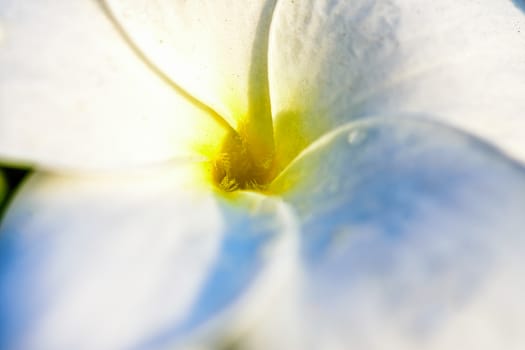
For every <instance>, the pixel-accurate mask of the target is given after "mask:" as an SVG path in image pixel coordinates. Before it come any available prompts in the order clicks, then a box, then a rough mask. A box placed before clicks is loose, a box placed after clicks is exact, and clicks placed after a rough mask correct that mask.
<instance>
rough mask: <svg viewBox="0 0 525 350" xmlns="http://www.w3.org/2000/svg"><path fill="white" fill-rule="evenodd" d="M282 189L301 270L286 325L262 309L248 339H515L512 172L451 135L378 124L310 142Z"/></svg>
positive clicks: (518, 303)
mask: <svg viewBox="0 0 525 350" xmlns="http://www.w3.org/2000/svg"><path fill="white" fill-rule="evenodd" d="M283 186H284V188H283ZM288 186H292V187H290V189H288V190H287V191H286V190H285V192H284V197H285V200H286V201H289V202H290V203H291V204H292V205H293V206H294V207H295V208H296V210H297V213H298V216H299V218H300V220H301V224H300V227H301V229H302V239H303V244H302V252H303V253H302V257H303V267H304V274H305V276H304V279H303V285H302V289H296V290H294V291H293V293H295V294H292V295H295V297H292V296H290V297H289V298H288V299H286V300H285V301H286V302H283V304H284V307H289V308H290V306H289V302H290V300H295V301H296V304H297V305H296V306H297V308H296V309H295V314H292V315H291V316H289V320H290V319H291V320H292V321H289V322H287V323H284V322H282V323H278V321H279V320H274V319H272V318H271V317H270V319H269V320H267V322H265V323H264V325H266V327H267V328H271V326H273V325H275V324H277V326H275V328H274V329H273V331H271V332H270V334H268V333H266V334H265V333H261V329H258V330H257V331H258V332H256V333H258V335H259V338H258V344H257V345H258V346H256V347H255V348H258V349H363V350H365V349H374V350H377V349H407V350H408V349H418V350H423V349H435V350H438V349H472V350H474V349H476V350H479V349H486V350H490V349H513V350H518V349H523V348H525V334H524V333H523V324H525V301H524V300H523V291H524V290H525V274H524V273H523V264H524V263H525V258H524V257H523V250H524V249H525V236H524V232H525V216H524V215H523V213H524V212H525V169H524V168H523V167H521V166H519V165H517V164H515V163H513V162H512V161H510V160H509V159H508V158H506V157H504V156H502V154H501V153H500V152H498V151H496V150H494V149H493V148H492V147H490V146H487V145H486V144H484V143H480V142H479V141H478V140H475V139H473V138H472V137H468V136H464V135H463V134H461V133H459V132H456V131H453V130H449V129H447V128H443V127H441V126H439V125H435V124H433V123H427V122H422V121H416V120H406V119H399V120H397V121H396V120H392V119H386V120H379V121H375V122H361V123H355V124H353V125H352V124H350V125H348V126H345V127H342V128H340V129H339V130H337V131H336V132H334V133H332V134H330V135H329V136H327V137H325V138H323V139H322V140H320V141H319V142H318V143H316V144H315V145H313V146H312V148H310V149H308V150H307V151H306V152H305V153H304V154H302V155H301V156H300V157H299V159H297V160H295V161H294V162H293V163H292V164H291V165H290V167H289V168H288V169H287V170H285V172H284V173H283V174H282V175H281V176H280V177H279V178H278V179H277V180H276V183H275V187H274V190H276V191H282V190H283V189H286V188H287V187H288ZM275 305H276V308H279V304H277V303H276V304H275ZM292 310H293V308H292ZM294 333H295V334H298V335H299V336H298V337H297V338H296V339H295V340H296V341H297V342H298V343H296V344H294V345H290V343H289V342H290V341H291V339H290V337H291V335H293V334H294ZM272 341H275V342H276V343H272ZM286 342H288V343H286ZM283 344H285V345H283Z"/></svg>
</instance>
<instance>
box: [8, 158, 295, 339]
mask: <svg viewBox="0 0 525 350" xmlns="http://www.w3.org/2000/svg"><path fill="white" fill-rule="evenodd" d="M190 170H191V168H188V167H186V166H182V165H179V166H177V167H174V168H172V169H162V171H155V172H148V173H140V174H133V175H128V176H120V177H117V178H106V177H90V178H87V177H86V178H64V177H62V178H61V177H54V176H48V175H45V174H41V173H37V174H36V175H34V176H33V177H32V178H31V179H30V181H29V182H28V183H26V184H25V186H24V187H23V189H22V191H21V192H20V193H19V194H18V196H17V198H16V200H15V202H14V203H13V205H12V206H11V207H10V209H9V211H8V213H7V216H6V218H5V221H4V222H3V224H2V229H1V233H0V237H2V238H1V241H0V266H1V267H0V310H2V311H1V313H0V316H1V321H0V347H1V348H3V349H6V348H9V349H12V348H16V349H131V348H134V349H135V348H146V349H151V348H165V347H168V346H171V347H172V346H174V344H179V345H183V346H184V348H185V349H186V348H187V347H188V348H189V347H190V346H191V345H195V346H197V345H198V346H206V344H208V343H213V344H217V343H220V342H222V341H226V340H227V338H228V337H229V336H232V335H235V334H236V333H237V332H241V331H242V329H243V328H244V327H248V326H249V325H250V324H251V323H252V321H253V320H254V319H256V318H257V315H258V314H259V313H260V311H261V308H262V309H265V308H267V307H268V303H269V302H271V297H272V295H273V294H275V293H276V292H277V291H278V288H279V286H280V284H281V283H282V282H283V280H284V279H287V278H288V277H287V274H288V271H289V270H287V266H292V265H291V264H290V263H289V256H290V255H289V254H288V250H289V249H292V251H293V250H294V247H295V246H294V240H293V239H294V238H293V237H294V235H293V233H294V232H293V230H294V226H293V218H291V217H290V216H288V214H287V213H288V212H287V211H286V208H285V207H284V206H283V205H282V204H280V203H279V202H278V201H277V200H273V199H264V198H261V197H260V196H257V195H249V194H244V195H243V194H239V195H238V196H236V197H233V198H222V197H220V196H218V195H217V194H215V193H213V192H211V191H209V190H207V189H205V188H199V187H198V186H195V178H196V173H195V172H194V171H190ZM225 339H226V340H225ZM208 345H209V344H208Z"/></svg>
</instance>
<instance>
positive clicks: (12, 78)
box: [0, 0, 222, 169]
mask: <svg viewBox="0 0 525 350" xmlns="http://www.w3.org/2000/svg"><path fill="white" fill-rule="evenodd" d="M0 29H1V32H2V35H1V39H0V158H4V160H5V159H9V160H11V161H18V162H20V161H23V162H26V163H31V164H37V165H44V166H46V167H60V168H71V169H86V168H90V169H93V168H95V169H99V168H114V167H120V166H132V165H140V164H144V163H155V162H158V161H163V160H166V159H169V158H171V157H174V156H180V155H184V156H186V155H188V154H190V155H195V154H196V153H198V152H201V151H203V150H204V151H205V150H206V149H207V148H209V147H213V144H217V143H219V142H220V140H221V135H222V129H221V128H220V127H218V125H217V124H216V122H215V121H214V119H212V118H211V117H210V116H209V114H208V113H207V112H206V111H203V110H200V109H198V108H197V107H196V106H195V105H192V104H191V103H190V102H188V101H187V100H186V99H185V98H183V97H181V96H180V95H179V94H178V93H177V92H176V90H175V89H174V87H173V86H171V85H170V83H169V81H167V80H166V79H165V78H162V77H161V76H160V75H158V74H157V73H156V72H155V70H154V69H152V67H149V66H148V65H147V64H146V63H145V62H144V61H143V60H142V59H141V57H139V55H138V54H137V52H135V51H134V50H133V49H132V48H131V47H130V46H129V45H128V43H127V42H126V41H125V39H124V37H123V35H121V33H120V32H119V29H118V28H117V27H116V26H115V25H114V24H113V23H112V21H111V20H110V18H109V17H108V16H107V15H106V13H105V12H104V10H103V8H102V7H101V6H100V4H98V3H97V2H96V1H91V0H78V1H73V2H72V1H67V0H31V1H24V2H23V3H21V2H19V1H16V0H6V1H2V3H1V5H0ZM204 141H207V142H210V144H202V143H201V142H204Z"/></svg>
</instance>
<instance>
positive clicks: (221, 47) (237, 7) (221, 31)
mask: <svg viewBox="0 0 525 350" xmlns="http://www.w3.org/2000/svg"><path fill="white" fill-rule="evenodd" d="M105 2H106V3H107V6H108V8H110V9H111V11H112V13H113V14H114V16H115V18H116V19H117V21H118V22H119V23H120V24H121V25H122V28H123V29H124V30H125V31H126V33H127V34H128V35H129V37H130V39H131V40H132V41H133V42H134V43H135V44H136V45H137V47H138V48H140V50H141V51H142V52H143V53H144V55H145V56H146V57H148V58H149V59H150V60H151V62H153V63H154V64H155V65H157V67H159V68H160V69H161V70H162V71H163V72H164V73H165V74H167V76H169V77H170V78H171V79H172V81H174V82H175V83H176V84H179V85H180V86H181V87H182V88H184V89H185V90H187V91H188V92H189V93H190V94H191V95H192V96H194V97H196V98H197V99H199V100H200V101H202V102H204V103H205V104H207V105H208V106H210V107H211V108H213V109H214V110H215V111H217V112H218V113H219V114H220V115H221V116H222V117H224V118H225V119H226V120H227V121H228V122H229V123H230V125H232V126H233V127H234V128H235V129H240V128H242V126H243V125H241V124H245V118H246V117H247V116H249V117H250V118H252V119H253V118H256V119H257V118H259V119H266V118H270V104H269V103H270V102H269V92H268V77H267V54H268V52H267V51H268V33H269V30H270V24H271V21H272V16H273V10H274V7H275V3H276V1H275V0H262V1H249V2H246V1H232V0H228V1H213V0H205V1H183V0H156V1H150V0H106V1H105ZM270 121H271V119H270ZM260 128H263V130H261V129H260ZM258 132H259V133H261V132H262V133H264V134H271V123H261V124H260V125H259V130H258Z"/></svg>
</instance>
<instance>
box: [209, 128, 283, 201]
mask: <svg viewBox="0 0 525 350" xmlns="http://www.w3.org/2000/svg"><path fill="white" fill-rule="evenodd" d="M253 147H254V146H252V147H250V145H249V143H248V142H247V141H246V140H245V139H243V137H242V136H241V134H238V133H237V132H231V133H229V134H228V136H227V137H226V138H225V140H224V142H223V144H222V147H221V150H220V151H219V153H218V154H217V156H216V157H215V158H214V159H213V167H212V178H213V182H214V183H215V185H216V186H217V187H218V188H219V189H221V190H223V191H225V192H233V191H236V190H253V191H263V190H264V189H265V188H266V186H267V185H268V184H269V183H270V182H271V180H272V178H273V176H272V173H273V172H272V164H273V154H270V155H268V154H267V156H266V157H264V158H263V159H260V158H258V157H257V156H256V155H254V153H255V152H253V151H251V150H250V149H253Z"/></svg>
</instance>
